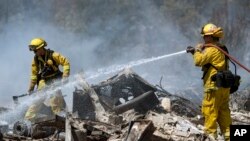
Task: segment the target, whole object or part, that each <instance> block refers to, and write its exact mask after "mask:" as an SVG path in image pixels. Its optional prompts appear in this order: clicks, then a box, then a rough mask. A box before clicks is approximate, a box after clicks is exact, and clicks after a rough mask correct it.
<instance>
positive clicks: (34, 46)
mask: <svg viewBox="0 0 250 141" xmlns="http://www.w3.org/2000/svg"><path fill="white" fill-rule="evenodd" d="M45 46H47V43H46V42H45V40H43V39H42V38H34V39H32V40H31V42H30V44H29V49H30V51H36V50H38V49H40V48H42V47H45Z"/></svg>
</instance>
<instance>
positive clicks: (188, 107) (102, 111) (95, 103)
mask: <svg viewBox="0 0 250 141" xmlns="http://www.w3.org/2000/svg"><path fill="white" fill-rule="evenodd" d="M79 82H80V86H78V87H75V91H74V92H73V107H72V112H67V113H65V116H59V115H56V116H48V117H41V118H38V119H37V120H36V121H35V122H34V123H25V122H24V121H19V122H16V123H15V125H14V128H13V132H12V133H11V132H4V134H3V139H4V140H6V141H9V140H12V141H15V140H19V141H22V140H57V141H63V140H66V141H77V140H79V141H96V140H101V141H146V140H151V141H179V140H186V141H193V140H199V141H200V140H201V141H202V140H204V141H210V140H212V139H210V138H209V137H207V136H206V135H205V134H204V132H203V126H202V125H203V121H202V120H203V118H202V117H201V113H200V105H198V104H196V103H193V102H192V101H189V100H187V99H185V98H182V97H180V96H176V95H172V94H170V93H169V92H167V91H166V90H164V89H163V88H162V87H161V86H153V85H151V84H149V83H148V82H146V81H145V80H144V79H143V78H141V77H140V76H139V75H137V74H136V73H134V72H133V71H132V70H124V71H122V72H120V73H118V74H117V75H115V76H113V77H111V78H109V79H107V80H106V81H103V82H100V83H99V84H97V85H89V84H88V83H87V82H86V81H85V80H84V78H83V76H81V75H80V76H79ZM244 92H245V91H244ZM245 93H247V92H245ZM248 95H249V93H248ZM232 96H233V95H232ZM235 96H237V95H235ZM234 100H238V99H234ZM236 102H237V101H236ZM246 103H247V100H246V102H245V105H246ZM234 105H237V106H238V108H236V109H237V110H232V113H231V114H232V118H233V124H250V113H249V112H248V111H247V108H246V106H242V105H241V104H240V103H239V104H236V103H234ZM243 105H244V104H243ZM239 107H240V108H239ZM0 127H1V124H0ZM0 137H1V136H0ZM0 140H1V138H0Z"/></svg>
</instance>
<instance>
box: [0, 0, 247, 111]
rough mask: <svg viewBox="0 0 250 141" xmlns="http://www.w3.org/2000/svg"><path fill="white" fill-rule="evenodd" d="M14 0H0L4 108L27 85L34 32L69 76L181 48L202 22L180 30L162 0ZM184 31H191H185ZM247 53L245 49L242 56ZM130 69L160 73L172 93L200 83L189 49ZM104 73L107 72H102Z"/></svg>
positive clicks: (153, 78) (153, 76)
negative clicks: (60, 58) (65, 62)
mask: <svg viewBox="0 0 250 141" xmlns="http://www.w3.org/2000/svg"><path fill="white" fill-rule="evenodd" d="M13 1H16V2H17V3H13ZM13 1H12V4H10V2H7V0H5V1H2V2H1V5H2V6H1V7H2V8H3V9H5V11H7V12H6V13H5V14H2V15H4V16H5V17H2V18H1V19H0V20H1V22H0V42H1V47H0V48H1V56H0V64H1V65H2V66H1V70H0V73H1V79H0V84H1V88H0V106H4V107H5V106H7V105H11V104H12V103H13V101H12V96H13V95H20V94H23V93H26V91H27V89H28V85H29V79H30V69H31V60H32V58H33V55H34V54H33V53H32V52H30V51H29V50H28V44H29V42H30V40H31V39H33V38H35V37H42V38H44V39H45V40H46V41H47V43H48V46H47V48H50V49H52V50H54V51H56V52H59V53H61V54H63V55H64V56H66V57H67V58H69V60H70V63H71V74H72V76H73V75H74V74H76V73H78V72H81V71H82V70H83V71H84V72H85V74H86V75H88V74H91V73H93V72H96V71H97V70H98V69H99V68H107V67H109V66H111V65H119V64H126V63H129V62H131V61H136V60H139V59H145V58H151V57H157V56H161V55H165V54H171V53H175V52H179V51H182V50H184V49H186V46H188V45H194V44H196V43H197V42H198V41H199V30H200V26H201V25H203V24H204V23H205V22H207V19H206V18H205V16H202V14H201V15H200V16H199V18H200V19H198V20H196V21H195V23H194V24H195V25H192V27H188V28H190V30H191V31H186V32H183V30H182V28H180V27H179V26H178V24H176V21H175V16H176V17H177V16H178V17H179V16H181V15H180V14H179V13H176V15H171V14H169V13H168V14H164V13H163V12H164V10H162V7H161V5H162V4H163V3H164V1H159V2H155V1H152V0H136V1H132V0H131V1H129V0H128V1H119V0H117V1H110V0H105V1H98V0H93V1H92V0H91V1H90V0H89V1H85V0H82V1H81V2H80V1H78V4H76V1H75V2H73V1H72V2H71V1H67V0H60V1H59V0H54V1H49V0H44V1H38V0H32V1H31V0H13ZM20 3H21V4H22V6H20V7H19V6H18V4H20ZM79 3H80V4H79ZM120 3H122V4H120ZM79 7H80V8H79ZM197 7H198V6H197ZM14 8H15V9H14ZM79 9H83V10H79ZM6 14H7V15H6ZM182 14H183V13H182ZM208 14H209V13H207V12H204V13H203V15H208ZM190 24H192V23H189V25H190ZM196 25H197V26H196ZM187 32H190V33H193V35H194V36H192V37H191V36H187ZM248 44H249V42H248ZM249 58H250V55H249V54H248V55H246V57H245V58H244V59H245V61H248V60H249ZM248 66H250V64H249V61H248ZM132 69H133V70H134V71H135V72H136V73H138V74H139V75H141V76H142V77H143V78H145V79H146V80H147V81H149V82H150V83H152V84H159V80H160V78H161V76H163V81H162V85H163V86H164V87H165V88H166V90H168V91H170V92H173V93H174V92H175V91H177V90H181V89H186V88H188V87H191V86H192V87H202V82H201V80H200V77H201V75H202V74H201V71H200V69H197V68H195V67H194V65H193V63H192V57H191V56H190V54H182V55H179V56H173V57H171V58H166V59H163V60H159V61H156V62H151V63H148V64H143V65H140V66H137V67H134V68H132ZM240 72H242V75H246V73H245V72H244V71H241V70H240ZM109 76H112V74H110V75H108V76H105V77H106V78H107V77H109ZM86 77H88V76H86ZM105 77H100V78H97V79H95V80H91V81H90V82H89V83H98V82H99V81H102V80H104V79H105ZM248 78H249V77H248Z"/></svg>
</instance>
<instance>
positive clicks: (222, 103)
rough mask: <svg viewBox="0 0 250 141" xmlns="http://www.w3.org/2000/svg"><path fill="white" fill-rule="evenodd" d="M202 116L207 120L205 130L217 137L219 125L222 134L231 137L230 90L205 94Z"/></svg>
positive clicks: (221, 89)
mask: <svg viewBox="0 0 250 141" xmlns="http://www.w3.org/2000/svg"><path fill="white" fill-rule="evenodd" d="M202 114H203V116H204V118H205V123H204V130H205V132H206V133H207V134H209V135H213V136H214V137H215V138H216V137H217V123H218V124H219V126H220V129H221V132H222V133H223V134H224V135H227V136H228V137H229V133H230V124H231V116H230V109H229V89H225V88H219V89H218V90H212V91H210V92H205V94H204V98H203V101H202Z"/></svg>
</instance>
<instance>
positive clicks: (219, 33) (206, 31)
mask: <svg viewBox="0 0 250 141" xmlns="http://www.w3.org/2000/svg"><path fill="white" fill-rule="evenodd" d="M201 35H202V36H205V35H211V36H213V37H217V38H222V37H223V36H224V33H223V30H222V28H221V27H217V26H216V25H214V24H212V23H208V24H206V25H204V26H203V27H202V28H201Z"/></svg>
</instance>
